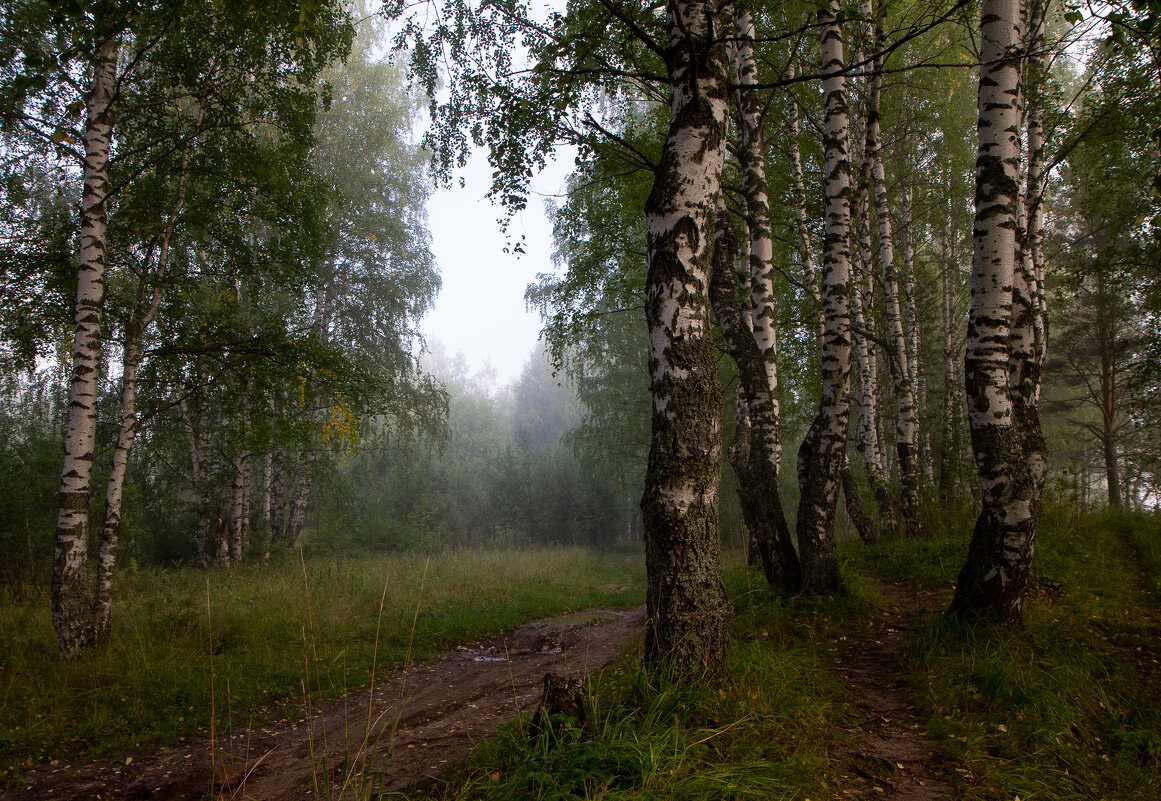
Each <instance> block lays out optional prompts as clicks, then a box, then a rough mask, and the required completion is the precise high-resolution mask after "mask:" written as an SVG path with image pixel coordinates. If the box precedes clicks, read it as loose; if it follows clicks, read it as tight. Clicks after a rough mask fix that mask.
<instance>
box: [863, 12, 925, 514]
mask: <svg viewBox="0 0 1161 801" xmlns="http://www.w3.org/2000/svg"><path fill="white" fill-rule="evenodd" d="M868 5H869V4H868ZM885 44H886V38H885V37H884V36H883V35H882V33H881V31H877V32H876V45H877V46H878V49H880V50H882V49H883V46H884V45H885ZM882 68H883V65H882V61H881V59H879V58H876V59H874V62H873V72H872V75H871V83H870V91H869V96H868V102H867V144H866V157H867V159H868V161H870V163H871V177H872V185H873V187H874V192H875V213H876V216H877V217H878V223H879V265H880V268H881V269H882V271H883V294H884V296H885V299H886V311H887V333H888V341H889V343H890V348H889V359H888V362H889V364H890V368H891V377H892V379H893V383H894V385H895V401H896V414H895V449H896V451H897V452H898V455H899V476H900V485H901V486H900V492H899V499H900V505H901V507H902V513H903V530H904V532H905V533H906V534H907V535H908V536H911V537H914V536H917V535H918V534H919V530H920V520H919V470H918V465H917V464H916V451H915V398H914V395H912V385H911V376H910V373H909V371H908V357H907V340H906V336H905V335H904V332H903V314H902V310H901V306H900V303H899V278H898V271H897V268H896V265H895V246H894V242H893V236H894V232H893V231H892V229H891V207H890V199H889V198H888V196H887V171H886V168H885V166H884V164H883V156H882V153H881V148H882V144H881V139H882V134H881V132H880V122H879V100H880V97H881V95H882V86H883V73H882Z"/></svg>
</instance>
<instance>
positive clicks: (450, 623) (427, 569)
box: [0, 548, 644, 783]
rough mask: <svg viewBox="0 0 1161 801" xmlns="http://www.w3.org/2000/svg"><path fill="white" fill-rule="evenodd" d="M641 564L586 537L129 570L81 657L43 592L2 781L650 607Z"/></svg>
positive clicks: (20, 614)
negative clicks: (63, 650) (70, 654)
mask: <svg viewBox="0 0 1161 801" xmlns="http://www.w3.org/2000/svg"><path fill="white" fill-rule="evenodd" d="M643 573H644V570H643V566H642V560H641V559H640V558H634V559H632V560H630V561H629V562H628V563H627V562H626V560H625V557H624V554H616V555H614V554H607V555H602V554H598V553H595V552H592V551H587V550H584V549H581V548H537V549H526V550H508V551H458V552H448V553H445V554H441V555H439V556H434V557H432V558H431V559H430V561H427V560H425V559H424V558H423V557H417V556H396V555H378V556H365V557H358V558H355V557H350V558H337V557H336V558H315V559H311V560H309V561H307V562H306V563H305V565H304V564H303V563H301V562H300V561H299V560H298V555H297V554H285V555H284V558H283V559H280V560H276V561H274V562H272V563H271V564H269V565H246V566H242V567H236V568H234V569H232V570H230V571H228V572H222V571H211V572H209V573H206V572H201V571H196V570H176V571H175V570H164V571H163V570H157V571H152V570H151V571H140V572H134V573H126V574H123V575H122V576H121V577H120V578H119V584H118V591H117V599H116V603H115V607H114V619H113V636H112V639H111V641H110V642H109V643H108V644H106V645H104V646H102V647H100V648H98V649H95V650H93V651H91V652H89V653H86V654H84V655H82V656H81V657H80V658H78V659H76V660H74V661H71V662H62V661H61V660H60V658H59V657H58V655H57V649H56V642H55V639H54V635H53V630H52V625H51V621H50V619H49V609H48V598H47V594H45V595H43V596H41V597H39V598H33V599H29V600H28V601H25V602H22V603H19V604H10V605H3V606H0V783H3V782H4V781H11V780H13V779H14V778H16V777H17V776H18V774H19V771H20V769H21V768H22V767H28V766H32V765H35V764H37V763H43V762H47V761H49V760H53V759H57V760H61V761H62V764H63V763H64V762H67V761H68V760H72V759H75V758H77V757H81V756H92V755H97V754H100V753H108V752H118V751H122V750H125V749H131V748H134V747H138V746H147V745H154V744H174V743H177V742H179V741H180V740H182V739H185V738H187V737H191V736H193V735H195V734H197V733H198V732H204V731H207V730H208V729H209V728H210V724H211V709H212V710H213V716H214V720H213V723H214V726H215V727H216V729H217V730H218V731H223V730H224V729H226V728H228V727H229V726H230V725H232V724H238V723H246V722H248V721H251V720H262V719H280V718H284V717H291V716H293V717H295V718H297V717H301V716H302V714H303V711H304V704H306V703H307V700H306V699H305V698H304V693H305V694H307V695H308V696H309V699H310V703H313V702H314V701H315V700H317V699H319V698H323V697H327V698H333V697H338V696H340V695H342V694H343V693H345V692H347V691H350V690H354V689H358V688H361V687H363V686H365V685H367V684H368V683H369V681H370V675H371V667H372V664H377V665H378V666H379V667H380V668H388V667H392V666H396V665H399V664H401V663H402V662H403V660H404V658H405V657H406V655H407V654H408V653H409V652H410V655H411V657H412V658H413V659H426V658H428V657H431V656H434V655H435V654H437V653H439V652H441V651H444V650H447V649H448V648H449V647H451V646H453V645H455V644H457V643H460V642H464V641H467V640H471V639H473V638H476V637H480V636H484V635H487V634H493V633H497V632H500V631H503V630H505V629H509V628H512V627H514V626H516V625H518V624H520V623H522V622H524V621H526V620H529V619H533V618H538V617H544V616H548V615H553V614H558V613H562V612H567V611H571V610H576V609H583V608H586V607H591V606H604V607H610V608H625V607H628V606H632V605H635V604H639V603H641V602H642V601H643V598H644V590H643V583H644V582H643V578H644V577H643ZM381 601H382V604H383V606H382V613H381V614H380V602H381ZM413 623H414V627H413ZM376 643H377V646H376ZM376 647H377V656H376ZM211 687H212V691H211ZM296 696H297V697H296Z"/></svg>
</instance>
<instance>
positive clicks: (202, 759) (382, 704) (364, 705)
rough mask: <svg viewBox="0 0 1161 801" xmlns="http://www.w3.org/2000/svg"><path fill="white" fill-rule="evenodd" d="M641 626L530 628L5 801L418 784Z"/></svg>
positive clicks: (271, 799)
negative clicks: (266, 721)
mask: <svg viewBox="0 0 1161 801" xmlns="http://www.w3.org/2000/svg"><path fill="white" fill-rule="evenodd" d="M644 621H645V608H644V607H638V608H636V609H633V610H630V611H629V612H608V611H603V610H594V611H587V612H582V613H578V614H573V615H565V616H563V617H558V618H551V619H549V620H543V621H538V622H535V623H529V624H527V625H524V626H522V627H520V628H519V629H516V630H515V631H513V632H510V633H509V634H506V635H502V636H499V637H494V638H490V639H487V640H483V641H480V642H478V643H474V644H472V645H471V646H462V647H460V648H459V649H457V650H456V651H455V652H453V653H452V654H450V655H448V656H447V657H445V658H444V659H442V660H440V661H438V662H433V663H430V664H420V665H412V666H411V667H410V668H409V669H408V670H405V671H399V672H398V673H396V674H395V675H393V676H391V677H390V678H389V679H388V680H387V681H384V682H383V683H381V684H379V685H377V686H376V687H375V688H374V690H373V691H372V690H371V689H370V688H368V689H366V690H363V691H361V692H358V693H354V694H352V695H350V696H348V697H347V698H345V699H343V700H342V701H339V702H334V703H329V704H327V705H325V706H324V707H323V708H322V709H321V710H318V711H317V713H316V714H314V715H312V716H311V717H310V718H309V719H307V718H303V719H302V720H299V721H297V722H294V723H283V724H274V725H269V726H264V727H261V728H256V729H239V730H236V731H233V732H231V733H230V734H229V735H228V736H226V737H224V738H221V739H219V740H218V741H217V742H213V743H211V742H210V741H209V740H208V739H207V740H204V741H202V742H198V743H194V744H189V745H185V746H183V747H181V748H168V749H161V750H154V751H150V752H147V753H139V754H134V755H125V756H124V757H122V758H120V759H117V760H104V761H100V762H92V763H89V764H74V765H73V766H72V767H71V768H70V769H69V770H67V771H66V770H64V769H63V768H59V767H58V768H55V769H51V768H50V769H48V770H41V771H38V772H36V773H34V774H31V775H30V776H29V777H28V782H27V785H26V787H25V788H24V789H22V790H19V791H15V792H10V793H7V794H4V795H3V796H2V798H3V799H4V801H33V800H34V799H35V801H44V799H72V800H73V801H82V800H83V801H94V799H100V800H101V801H106V800H109V799H156V800H157V801H187V800H188V801H194V800H195V799H201V798H205V797H207V796H210V797H213V798H221V799H252V800H253V801H291V800H293V799H312V798H332V799H337V798H343V797H353V796H354V795H355V794H356V793H357V792H358V791H359V790H364V791H365V790H367V789H371V788H374V789H377V790H398V789H405V788H407V787H409V786H416V785H421V784H424V783H426V782H428V781H430V780H431V778H433V777H435V776H438V775H439V774H441V773H443V772H444V771H446V770H447V769H448V768H450V767H452V766H453V765H455V764H456V763H457V762H460V761H462V760H463V759H464V758H465V757H466V756H467V755H468V753H469V751H470V750H471V748H472V746H473V745H474V744H476V743H478V742H480V741H481V740H483V739H486V738H488V737H490V736H491V735H493V734H494V733H495V731H496V729H497V728H498V727H499V726H500V725H501V724H502V723H505V722H507V721H509V720H512V719H513V718H515V717H516V715H517V714H519V712H520V711H521V710H522V709H526V708H528V707H530V706H532V705H533V704H535V703H536V701H537V700H538V699H539V696H540V690H541V687H542V684H543V681H544V675H545V673H548V672H553V673H558V674H562V675H581V674H583V673H584V672H585V671H587V670H595V669H597V668H600V667H603V666H604V665H606V664H608V663H609V662H611V661H612V660H613V659H614V658H615V657H616V656H617V655H618V654H619V653H621V652H623V651H625V650H626V649H627V648H629V647H631V646H632V645H633V643H634V640H635V639H636V638H637V635H638V634H639V633H640V632H641V631H642V629H643V626H644ZM326 785H329V787H328V786H326Z"/></svg>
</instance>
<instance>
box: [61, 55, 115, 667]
mask: <svg viewBox="0 0 1161 801" xmlns="http://www.w3.org/2000/svg"><path fill="white" fill-rule="evenodd" d="M117 53H118V41H117V39H116V38H115V37H113V38H110V39H107V40H105V41H104V42H102V43H101V46H100V47H99V48H98V49H97V53H96V56H95V58H94V60H93V84H92V89H91V90H90V92H89V95H88V97H87V98H86V101H85V107H86V121H85V133H84V150H85V162H84V169H83V174H82V181H83V189H82V193H81V228H80V254H79V259H78V265H77V305H76V315H75V321H76V328H75V329H74V333H73V365H72V381H71V384H70V387H69V412H68V423H67V427H66V429H65V440H64V465H63V467H62V468H61V478H60V491H59V499H60V503H59V512H58V516H57V527H56V550H55V557H54V560H53V575H52V622H53V628H54V629H55V630H56V638H57V646H58V647H59V648H60V653H61V656H62V657H64V658H66V659H71V658H73V657H75V656H76V655H77V654H78V653H79V652H80V651H81V649H83V648H84V647H85V646H86V645H88V644H89V643H90V642H91V641H92V638H93V628H92V604H93V601H92V598H91V596H90V590H89V573H88V543H89V497H90V493H91V491H92V490H91V480H92V467H93V451H94V450H95V444H96V436H97V399H98V394H99V392H100V386H99V380H100V374H101V307H102V305H103V303H104V290H105V286H104V276H105V249H106V242H105V231H106V226H107V223H108V213H107V209H106V207H105V200H106V198H107V197H108V194H109V148H110V143H111V140H112V134H113V115H112V113H111V109H110V104H111V103H112V99H113V91H114V89H115V88H116V77H117V76H116V72H117Z"/></svg>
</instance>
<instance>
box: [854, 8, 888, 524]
mask: <svg viewBox="0 0 1161 801" xmlns="http://www.w3.org/2000/svg"><path fill="white" fill-rule="evenodd" d="M860 11H861V13H862V15H863V19H864V23H863V25H862V26H861V27H862V29H863V36H862V38H863V39H864V40H866V41H870V40H871V37H872V36H873V34H874V27H873V25H872V24H871V19H872V17H873V16H874V9H873V7H872V5H871V2H870V0H863V2H862V3H861V6H860ZM863 58H864V56H863V52H862V50H861V49H860V50H857V51H856V53H855V60H856V62H859V63H861V62H862V61H863ZM855 127H857V125H856V126H855ZM848 136H849V137H850V138H851V140H852V141H862V142H863V145H864V147H863V151H862V158H861V160H860V162H859V180H858V182H857V184H856V185H855V187H854V196H853V198H852V200H851V211H852V214H853V215H854V217H855V220H856V221H857V223H856V224H853V225H852V230H851V232H850V234H849V236H850V239H851V243H852V251H853V253H854V258H853V259H852V262H851V271H852V272H851V293H850V298H851V323H852V326H851V344H852V347H853V355H854V360H855V369H856V370H857V371H858V377H859V382H858V384H857V387H856V398H857V400H858V404H859V427H858V436H857V439H856V443H855V450H856V451H857V452H858V453H859V455H860V456H861V457H862V460H863V467H864V468H865V470H866V476H867V482H868V484H869V485H870V487H871V493H872V494H873V495H874V498H875V505H876V506H877V507H878V512H879V526H880V530H881V532H882V534H883V535H884V536H887V537H892V536H895V533H896V529H897V527H898V522H897V520H896V517H895V504H894V501H893V500H892V498H891V493H890V492H889V491H888V487H889V486H890V483H891V480H890V472H891V471H890V467H889V465H888V464H887V458H886V455H885V453H884V447H883V438H882V435H881V434H880V432H879V402H880V398H879V357H878V351H877V350H876V347H875V338H876V337H875V325H874V291H873V288H872V275H873V274H874V256H873V250H874V247H873V245H872V242H871V226H870V210H869V207H868V202H867V196H868V195H869V194H870V191H871V185H872V183H873V179H872V170H871V157H870V153H869V152H868V151H867V149H866V135H865V132H864V133H863V134H862V135H861V136H860V135H858V134H853V133H848Z"/></svg>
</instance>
